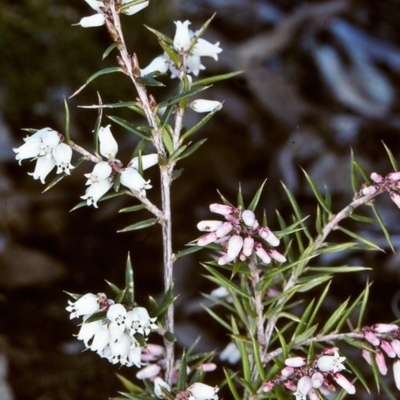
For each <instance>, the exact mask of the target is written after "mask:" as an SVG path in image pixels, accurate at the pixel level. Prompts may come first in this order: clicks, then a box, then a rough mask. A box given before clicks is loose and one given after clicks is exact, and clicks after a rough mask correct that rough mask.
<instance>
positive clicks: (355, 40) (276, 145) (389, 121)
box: [0, 0, 400, 400]
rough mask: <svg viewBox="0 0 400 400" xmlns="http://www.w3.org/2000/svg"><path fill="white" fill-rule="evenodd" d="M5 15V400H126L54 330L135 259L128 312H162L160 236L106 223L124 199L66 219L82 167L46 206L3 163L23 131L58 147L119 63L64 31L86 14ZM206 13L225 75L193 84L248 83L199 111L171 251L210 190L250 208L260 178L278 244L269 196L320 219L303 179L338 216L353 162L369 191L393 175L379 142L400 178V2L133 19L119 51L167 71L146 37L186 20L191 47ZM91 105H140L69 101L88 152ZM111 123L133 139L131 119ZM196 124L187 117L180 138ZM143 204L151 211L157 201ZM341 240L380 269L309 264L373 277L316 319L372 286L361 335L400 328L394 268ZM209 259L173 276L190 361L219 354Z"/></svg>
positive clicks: (97, 364) (57, 5) (340, 294)
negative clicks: (376, 180) (374, 180)
mask: <svg viewBox="0 0 400 400" xmlns="http://www.w3.org/2000/svg"><path fill="white" fill-rule="evenodd" d="M0 10H1V12H0V59H1V62H0V176H1V179H0V201H1V203H0V204H1V207H0V293H1V303H0V315H1V317H0V338H1V346H0V363H1V365H0V371H1V373H0V399H1V400H10V399H18V400H33V399H35V400H55V399H57V400H72V399H82V400H88V399H94V398H96V399H97V398H98V399H104V398H107V397H110V396H114V395H116V393H117V390H122V386H121V384H120V383H119V382H118V380H117V378H116V377H115V373H116V372H118V373H121V374H122V375H124V376H126V377H128V378H134V374H135V373H136V371H135V370H134V369H126V368H121V369H118V368H117V367H115V366H112V365H110V364H109V363H108V362H107V361H106V360H102V359H99V357H98V356H97V355H96V354H94V353H91V352H84V353H82V349H83V348H82V344H81V343H80V342H78V341H77V340H76V339H75V338H74V337H73V334H76V333H77V332H78V327H77V326H76V323H75V322H74V321H72V322H70V321H69V319H68V313H67V312H65V307H66V305H67V300H68V296H67V295H66V294H65V293H63V290H65V291H69V292H76V293H86V292H89V291H90V292H93V293H97V292H102V291H107V287H106V284H105V282H104V279H107V280H108V281H111V282H114V283H116V284H121V285H122V283H123V269H124V266H125V260H126V255H127V252H128V251H130V252H131V256H132V261H133V265H134V267H135V279H136V291H137V300H138V302H139V303H140V304H142V305H144V306H145V305H146V304H147V303H146V302H147V296H148V295H149V294H150V295H152V296H154V297H156V298H157V297H160V296H161V295H162V290H163V288H162V271H161V248H160V232H159V228H158V227H153V228H150V229H147V230H143V231H138V232H133V233H125V234H123V233H116V231H117V230H119V229H121V228H123V227H124V226H126V225H129V224H132V223H134V222H137V221H139V220H140V219H145V218H149V217H150V216H149V215H148V214H146V213H145V212H142V213H137V214H117V212H118V210H119V209H120V208H122V207H125V206H129V205H134V204H137V202H136V201H135V200H132V198H124V197H119V198H117V199H115V200H114V201H110V202H104V203H99V209H93V208H81V209H78V210H76V211H74V212H69V210H71V209H72V208H73V207H74V206H75V205H76V204H77V203H78V202H79V201H80V199H79V196H81V195H83V194H84V190H85V187H84V182H85V179H84V178H83V176H82V174H83V173H87V172H89V171H90V170H91V168H92V166H91V165H89V164H85V165H83V166H81V167H80V168H79V170H78V171H76V172H75V173H73V174H72V176H71V177H69V178H67V179H64V180H63V181H62V182H61V183H60V184H59V185H57V186H56V187H55V188H53V189H52V190H50V191H49V192H47V193H46V194H41V191H42V190H43V189H44V186H42V185H41V183H40V182H38V181H34V180H33V179H31V177H29V176H28V175H27V172H32V171H33V168H34V165H33V164H30V163H29V162H26V161H25V162H24V163H23V165H22V167H20V166H18V163H17V162H16V161H15V160H14V156H15V154H14V153H13V151H12V148H13V147H19V146H20V145H21V144H22V138H23V137H24V136H25V133H24V132H23V131H21V128H36V129H39V128H43V127H46V126H49V127H52V128H53V129H56V130H58V131H59V132H63V129H64V105H63V99H64V97H68V96H70V95H71V94H72V93H73V92H74V91H75V90H76V89H77V88H78V87H80V86H81V85H82V84H83V82H84V81H85V80H86V79H87V78H88V77H89V76H90V75H91V74H93V73H94V72H96V71H97V70H99V69H101V68H105V67H108V66H114V65H115V53H112V54H111V56H109V57H108V58H107V59H106V60H104V61H101V56H102V53H103V51H104V50H105V49H106V48H107V46H108V45H109V44H110V41H109V38H108V36H107V33H106V31H105V29H104V28H93V29H83V28H80V27H71V24H73V23H77V22H78V21H79V20H80V19H81V18H82V17H83V16H88V15H91V14H92V13H93V10H91V8H90V7H89V6H88V5H87V4H86V3H85V2H84V1H83V0H82V1H81V0H76V1H70V2H65V1H57V0H20V1H7V0H0ZM214 11H216V12H217V16H216V17H215V19H214V20H213V22H212V24H211V26H210V28H209V29H208V30H207V32H206V34H205V36H204V37H205V39H207V40H209V41H211V42H213V43H214V42H216V41H219V42H220V44H221V47H222V48H223V50H224V51H223V52H222V53H221V54H220V57H219V61H218V63H216V62H214V60H205V64H206V66H207V70H206V71H204V72H202V74H201V77H206V76H209V75H213V74H217V73H218V74H219V73H226V72H231V71H235V70H244V73H243V74H242V75H240V76H238V77H236V78H234V79H232V80H230V81H225V82H221V83H218V84H216V85H214V87H213V88H212V89H210V90H208V91H207V92H204V93H203V94H202V97H204V98H208V99H215V100H221V101H222V100H224V101H225V103H224V108H223V110H222V111H221V112H219V113H218V114H217V115H216V116H215V117H214V118H213V119H212V120H211V122H210V123H209V124H208V125H207V126H206V127H205V128H203V129H202V130H201V131H200V132H198V133H197V134H196V136H195V137H194V139H197V140H198V139H200V138H204V137H207V138H208V141H207V142H206V144H205V145H204V146H203V147H201V149H200V150H198V152H197V153H196V154H195V155H194V156H193V157H190V158H188V159H185V160H183V161H182V162H181V163H180V168H184V171H183V175H182V176H181V177H180V178H179V180H178V181H176V183H175V184H174V186H173V204H174V205H173V207H174V229H175V242H174V250H175V251H178V250H179V249H182V248H183V246H184V245H185V243H188V242H189V241H191V240H193V239H194V238H196V237H198V236H199V233H198V232H197V230H196V223H197V222H198V221H199V220H201V219H206V218H207V219H208V218H210V217H211V214H210V213H209V211H208V205H209V204H210V203H212V202H217V201H218V200H219V197H218V194H217V189H218V190H220V191H221V192H222V193H223V194H224V195H225V196H226V197H227V198H228V199H231V200H232V201H234V200H235V198H236V193H237V189H238V185H239V183H240V184H241V187H242V191H243V194H244V196H245V199H246V200H247V201H250V199H251V197H252V195H253V194H254V192H255V191H256V190H257V189H258V187H259V186H260V184H261V183H262V181H263V180H264V179H265V178H266V177H267V178H268V182H267V184H266V189H265V193H264V195H263V197H262V202H261V206H262V208H265V210H266V214H267V216H268V222H269V226H270V227H271V228H272V229H274V230H276V229H278V224H277V220H276V217H275V209H277V208H278V209H279V210H280V212H281V214H282V215H283V216H284V217H285V218H287V220H288V221H290V215H291V210H290V207H289V205H288V204H289V203H288V201H287V199H286V198H285V196H284V192H283V190H282V187H281V185H280V181H283V182H285V184H286V185H287V186H288V187H289V188H290V189H291V190H292V191H293V192H294V194H295V195H296V196H298V199H299V202H300V204H301V206H302V208H303V210H304V215H307V214H313V215H314V214H315V207H316V204H315V200H314V199H313V196H312V193H311V190H310V189H309V187H308V186H307V184H306V182H305V179H304V176H303V174H302V172H301V170H300V168H299V167H300V166H301V167H303V168H304V169H306V170H307V171H308V173H309V174H310V175H311V176H312V177H313V178H314V179H315V180H316V182H317V183H318V186H319V187H320V189H321V190H322V191H324V190H325V186H326V187H328V188H329V190H330V191H331V193H332V199H333V205H334V206H333V209H334V210H337V211H339V210H340V209H341V208H343V207H344V206H345V205H346V204H347V203H348V202H349V201H350V200H351V199H352V197H353V194H354V193H353V192H352V190H351V185H350V175H349V170H350V169H349V168H350V151H351V149H353V151H354V153H355V156H356V159H357V160H358V161H359V162H360V163H362V164H363V165H364V167H365V168H366V170H367V171H368V172H369V173H370V172H373V171H376V172H379V173H382V174H386V173H388V172H390V171H391V168H390V164H389V161H388V158H387V156H386V155H385V151H384V148H383V145H382V141H383V142H384V143H385V144H386V145H387V146H388V147H389V148H390V149H391V150H392V152H393V153H394V155H395V156H396V157H397V159H398V160H400V159H399V157H398V155H399V151H400V144H399V139H398V138H399V133H398V131H399V127H400V103H399V100H398V92H399V88H400V78H399V71H400V43H399V41H400V37H399V35H398V21H399V16H400V2H399V1H398V0H381V1H372V0H370V1H365V0H363V1H361V0H353V1H351V0H347V1H341V0H333V1H311V0H298V1H289V0H271V1H267V0H246V1H245V2H243V1H239V0H224V1H220V0H191V1H183V0H170V1H166V0H164V1H162V0H158V1H155V0H152V1H151V5H150V7H148V8H147V9H145V10H143V11H141V12H140V13H139V14H137V15H135V16H133V17H130V18H128V17H125V16H123V17H122V18H123V23H124V24H125V35H126V39H127V42H128V46H129V50H130V51H131V52H135V53H136V54H137V55H138V58H139V62H140V65H141V66H142V67H144V66H146V65H147V64H148V63H149V62H150V61H151V60H152V59H153V58H154V57H155V56H157V55H158V54H160V53H161V51H160V49H159V47H158V45H157V40H156V38H155V37H154V36H153V35H152V34H150V33H149V32H148V31H147V30H146V29H145V28H144V27H143V24H144V23H145V24H147V25H149V26H151V27H154V28H156V29H157V30H159V31H162V32H164V33H165V34H168V35H169V36H173V35H174V31H175V25H174V24H173V21H174V20H178V19H179V20H185V19H189V20H190V21H192V25H191V27H192V29H194V30H196V29H198V28H199V27H200V26H201V24H202V23H203V22H204V21H205V20H206V19H208V18H209V17H210V16H211V15H212V14H213V12H214ZM162 80H163V81H164V82H165V83H168V87H169V89H168V88H166V89H165V88H162V89H157V90H154V91H153V93H154V95H155V97H156V99H157V100H162V99H164V98H166V96H167V95H168V94H170V93H171V90H172V89H173V87H175V85H176V84H177V81H173V82H170V81H169V79H167V78H162ZM96 91H99V92H100V94H101V96H102V99H103V102H104V103H113V102H116V101H119V100H123V101H131V100H133V99H134V98H135V93H134V91H133V89H132V87H131V86H130V85H129V84H127V79H126V78H124V76H122V75H121V76H120V75H106V76H103V77H101V78H99V79H97V80H96V81H94V82H93V83H91V84H90V85H89V86H88V88H86V89H85V90H84V91H83V92H81V93H80V94H79V95H78V96H76V97H75V98H73V99H72V100H70V101H69V103H68V104H69V107H70V110H71V134H72V139H73V140H74V141H75V142H76V143H78V144H80V145H82V146H83V147H86V148H88V149H91V148H92V147H91V131H92V129H93V126H94V123H95V120H96V116H97V112H96V111H95V110H82V109H81V108H77V107H76V106H78V105H87V104H95V103H97V93H96ZM105 115H117V116H120V117H123V118H125V119H133V120H134V121H137V122H138V123H143V121H140V120H138V119H137V116H136V115H135V114H133V113H130V112H129V111H126V110H125V111H124V110H109V111H107V112H105ZM199 118H200V116H199V115H198V114H196V115H195V113H194V112H192V111H188V112H187V117H186V120H185V124H186V126H189V127H190V126H191V125H193V124H194V123H196V121H198V120H199ZM110 122H111V121H110ZM107 123H109V122H107V118H106V117H105V119H104V124H107ZM113 132H114V134H115V136H116V137H117V138H118V142H119V144H120V151H119V154H118V155H119V158H120V159H121V160H122V161H123V162H124V163H127V162H128V161H129V158H130V154H131V152H132V149H133V147H134V145H135V144H136V143H137V138H136V137H133V136H132V134H130V133H128V132H125V131H124V130H123V129H122V128H120V127H117V126H113ZM147 150H148V151H151V150H152V149H151V148H148V149H147ZM52 177H53V175H51V176H49V177H48V178H47V182H50V181H51V179H52ZM147 177H148V178H150V179H152V182H153V186H154V187H155V188H156V187H157V182H158V177H157V170H156V169H154V171H152V170H149V171H148V172H147V171H146V178H147ZM148 196H149V198H150V199H151V200H152V201H154V202H155V203H158V204H159V193H158V192H157V190H156V189H153V190H151V191H149V192H148ZM381 197H382V198H379V200H378V205H379V206H380V210H381V215H382V218H383V219H384V221H385V222H386V223H387V225H388V229H389V231H390V232H391V233H392V234H393V241H394V246H395V248H399V244H400V243H399V242H400V228H399V224H398V221H399V220H400V214H399V210H398V209H397V208H396V207H395V205H394V204H393V203H391V202H390V201H389V200H388V199H387V198H383V197H384V196H381ZM259 218H261V210H260V214H259ZM310 221H311V222H310V223H312V221H313V219H312V218H311V220H310ZM346 226H347V227H349V228H352V229H357V231H358V232H359V233H360V234H363V235H365V236H366V237H368V238H369V239H371V240H376V241H377V243H378V244H379V245H381V246H382V247H383V248H384V249H385V250H386V251H387V253H386V254H383V253H379V254H378V253H368V254H365V253H360V254H358V253H357V252H352V253H347V254H345V255H338V256H337V257H330V258H329V259H328V258H326V259H323V260H319V261H318V262H319V263H320V264H321V263H323V262H325V263H329V264H330V265H340V264H350V265H367V266H372V267H374V271H373V272H370V273H368V274H367V273H365V274H360V275H358V276H354V277H351V278H350V279H349V277H344V278H342V279H338V280H337V284H336V285H334V289H333V292H332V295H331V296H330V298H329V301H328V302H327V305H326V311H327V312H329V310H334V309H335V307H337V305H338V304H339V302H340V301H343V300H344V299H345V298H347V297H348V296H352V298H355V297H356V296H357V295H358V294H359V292H360V291H361V290H362V289H363V288H364V285H365V282H366V281H367V279H370V280H372V281H375V282H374V284H373V286H372V289H371V290H372V294H371V296H372V299H371V300H372V301H371V306H370V309H369V313H368V314H367V320H366V323H375V322H389V321H392V320H394V319H396V318H400V313H399V311H398V306H397V294H398V293H400V292H397V291H398V286H399V271H400V266H399V257H398V256H397V255H396V254H392V253H391V252H390V250H389V248H388V246H387V244H386V243H385V241H384V239H383V235H382V234H381V233H380V231H379V229H378V228H376V227H371V226H364V225H359V226H358V225H352V224H350V223H347V225H346ZM337 238H340V237H339V236H338V237H337ZM206 259H207V254H205V253H200V254H199V255H196V257H195V256H193V257H187V258H185V259H182V260H180V261H179V262H178V263H177V265H176V292H177V293H180V299H179V300H178V303H177V335H178V337H179V339H180V342H181V344H182V345H183V346H189V345H190V344H191V343H192V342H193V341H194V340H195V339H196V337H197V336H198V335H201V337H202V339H201V341H200V344H199V350H211V349H214V348H216V347H218V346H219V347H221V346H222V347H223V346H224V345H225V344H226V343H228V338H227V337H226V336H225V333H224V332H223V331H222V330H221V329H219V328H218V327H215V328H209V327H210V325H209V318H208V317H207V316H205V315H204V313H203V312H202V311H201V310H202V309H201V306H200V301H201V297H200V296H199V294H198V293H199V291H203V292H209V291H210V290H212V289H213V288H214V286H212V285H211V284H210V283H209V282H208V281H207V280H205V279H199V278H198V277H199V276H200V275H201V274H202V273H204V271H203V270H202V269H201V267H200V266H199V261H201V260H206ZM389 375H390V374H389ZM388 379H389V380H390V379H392V378H391V377H388ZM1 390H2V392H1ZM375 394H376V393H375ZM378 396H380V397H379V398H382V399H384V398H385V396H384V395H383V394H381V395H378ZM354 398H355V397H354ZM357 398H363V397H362V395H361V394H358V395H357ZM375 398H377V397H375Z"/></svg>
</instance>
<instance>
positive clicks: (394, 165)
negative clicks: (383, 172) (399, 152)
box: [382, 140, 399, 171]
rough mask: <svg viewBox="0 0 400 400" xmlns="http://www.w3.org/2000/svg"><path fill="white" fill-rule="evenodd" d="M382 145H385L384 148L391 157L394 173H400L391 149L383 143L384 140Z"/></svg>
mask: <svg viewBox="0 0 400 400" xmlns="http://www.w3.org/2000/svg"><path fill="white" fill-rule="evenodd" d="M382 144H383V147H384V148H385V150H386V153H387V155H388V157H389V160H390V163H391V164H392V168H393V170H394V171H398V170H399V166H398V165H397V161H396V158H395V157H394V156H393V153H392V152H391V151H390V149H389V147H387V146H386V144H385V143H384V142H383V140H382Z"/></svg>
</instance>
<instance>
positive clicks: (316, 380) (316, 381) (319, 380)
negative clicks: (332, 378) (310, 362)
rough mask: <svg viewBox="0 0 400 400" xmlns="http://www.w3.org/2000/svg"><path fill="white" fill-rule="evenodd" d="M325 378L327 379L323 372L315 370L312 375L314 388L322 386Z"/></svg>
mask: <svg viewBox="0 0 400 400" xmlns="http://www.w3.org/2000/svg"><path fill="white" fill-rule="evenodd" d="M324 380H325V378H324V376H323V375H322V374H321V372H314V373H313V375H312V377H311V381H312V386H313V388H316V389H318V388H319V387H321V386H322V384H323V383H324Z"/></svg>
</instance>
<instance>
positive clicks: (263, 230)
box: [258, 227, 280, 247]
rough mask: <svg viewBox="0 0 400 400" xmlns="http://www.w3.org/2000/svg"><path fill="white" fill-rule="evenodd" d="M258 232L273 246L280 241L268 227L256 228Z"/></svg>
mask: <svg viewBox="0 0 400 400" xmlns="http://www.w3.org/2000/svg"><path fill="white" fill-rule="evenodd" d="M258 234H259V235H260V236H261V237H262V238H263V239H264V240H265V241H266V242H268V243H269V244H270V245H271V246H273V247H276V246H278V245H279V243H280V240H279V239H278V238H277V237H276V236H275V235H274V234H273V233H272V231H271V229H269V228H266V227H261V228H258Z"/></svg>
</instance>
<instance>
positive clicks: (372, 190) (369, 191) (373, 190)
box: [361, 185, 378, 196]
mask: <svg viewBox="0 0 400 400" xmlns="http://www.w3.org/2000/svg"><path fill="white" fill-rule="evenodd" d="M377 190H378V189H377V188H376V187H375V186H374V185H372V186H367V187H365V188H363V189H361V193H362V194H363V195H364V196H368V195H370V194H374V193H376V191H377Z"/></svg>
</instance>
